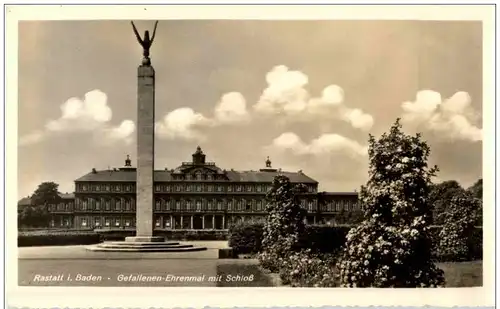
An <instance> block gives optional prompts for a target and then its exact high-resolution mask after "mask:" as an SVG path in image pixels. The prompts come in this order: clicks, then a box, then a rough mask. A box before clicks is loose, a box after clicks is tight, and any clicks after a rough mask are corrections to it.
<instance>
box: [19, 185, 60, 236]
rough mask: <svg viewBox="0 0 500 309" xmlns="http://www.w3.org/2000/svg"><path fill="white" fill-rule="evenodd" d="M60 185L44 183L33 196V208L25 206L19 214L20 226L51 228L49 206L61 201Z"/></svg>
mask: <svg viewBox="0 0 500 309" xmlns="http://www.w3.org/2000/svg"><path fill="white" fill-rule="evenodd" d="M58 189H59V185H58V184H56V183H54V182H43V183H41V184H40V185H39V186H38V188H37V189H36V190H35V192H34V193H33V195H32V196H31V206H25V207H24V208H23V210H22V211H21V213H20V214H19V218H18V222H19V223H21V224H20V225H27V226H33V227H47V226H49V221H50V214H49V209H48V206H49V205H51V204H58V203H59V202H60V201H61V196H60V193H59V190H58Z"/></svg>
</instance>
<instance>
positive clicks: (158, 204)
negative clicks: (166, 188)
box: [155, 201, 161, 211]
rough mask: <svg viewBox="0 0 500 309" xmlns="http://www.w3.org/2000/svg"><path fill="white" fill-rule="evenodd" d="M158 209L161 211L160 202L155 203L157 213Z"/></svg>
mask: <svg viewBox="0 0 500 309" xmlns="http://www.w3.org/2000/svg"><path fill="white" fill-rule="evenodd" d="M160 209H161V203H160V201H156V203H155V210H156V211H159V210H160Z"/></svg>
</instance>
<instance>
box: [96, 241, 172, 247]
mask: <svg viewBox="0 0 500 309" xmlns="http://www.w3.org/2000/svg"><path fill="white" fill-rule="evenodd" d="M100 245H129V246H177V245H180V243H179V242H175V241H165V242H131V241H125V242H124V241H105V242H103V243H100Z"/></svg>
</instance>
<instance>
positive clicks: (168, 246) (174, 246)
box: [97, 243, 193, 249]
mask: <svg viewBox="0 0 500 309" xmlns="http://www.w3.org/2000/svg"><path fill="white" fill-rule="evenodd" d="M97 247H100V248H131V249H133V248H191V247H193V245H152V244H143V245H130V244H128V243H126V244H98V245H97Z"/></svg>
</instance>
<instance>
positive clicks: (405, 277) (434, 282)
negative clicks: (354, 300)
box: [339, 119, 444, 288]
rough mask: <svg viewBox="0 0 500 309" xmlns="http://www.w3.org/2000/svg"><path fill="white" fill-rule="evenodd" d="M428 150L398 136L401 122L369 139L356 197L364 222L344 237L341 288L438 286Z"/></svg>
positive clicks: (441, 281) (419, 141)
mask: <svg viewBox="0 0 500 309" xmlns="http://www.w3.org/2000/svg"><path fill="white" fill-rule="evenodd" d="M429 154H430V148H429V146H428V145H427V143H426V142H425V141H423V140H422V139H421V136H420V135H419V134H417V135H416V136H408V135H406V134H404V133H403V132H402V128H401V125H400V123H399V119H398V120H397V121H396V123H395V124H394V125H393V126H392V127H391V130H390V132H389V133H388V134H387V133H384V134H383V135H382V137H381V138H380V139H379V140H375V138H374V137H373V136H370V140H369V149H368V155H369V159H370V167H369V171H368V176H369V180H368V182H367V185H366V187H365V186H363V187H362V188H361V192H360V201H361V204H362V206H363V209H364V211H365V219H364V221H363V222H362V223H361V224H360V225H359V226H357V227H356V228H353V229H352V230H351V231H350V232H349V234H348V235H347V242H346V246H345V249H344V252H343V255H342V260H341V263H340V265H339V268H340V280H341V284H342V286H344V287H406V288H411V287H437V286H443V285H444V273H443V271H442V270H440V269H439V268H437V266H436V265H435V263H434V261H433V259H432V238H431V237H430V232H429V226H430V221H431V219H432V208H431V207H430V205H429V198H428V197H429V191H430V185H431V177H433V176H434V175H435V173H436V172H437V167H434V168H428V166H427V158H428V156H429Z"/></svg>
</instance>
